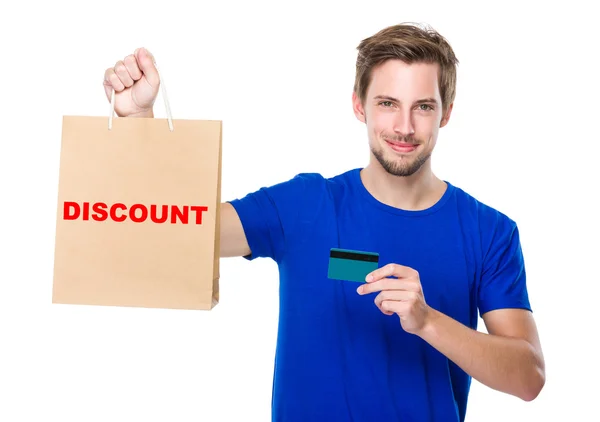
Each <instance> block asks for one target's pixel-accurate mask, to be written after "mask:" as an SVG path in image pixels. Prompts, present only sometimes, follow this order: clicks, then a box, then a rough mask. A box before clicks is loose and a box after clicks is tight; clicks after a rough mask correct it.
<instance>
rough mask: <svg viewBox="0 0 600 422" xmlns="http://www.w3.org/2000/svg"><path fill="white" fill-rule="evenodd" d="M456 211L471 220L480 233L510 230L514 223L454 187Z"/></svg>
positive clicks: (497, 211) (486, 203) (471, 195)
mask: <svg viewBox="0 0 600 422" xmlns="http://www.w3.org/2000/svg"><path fill="white" fill-rule="evenodd" d="M454 190H455V195H456V202H457V207H458V211H459V213H460V214H461V215H462V216H465V217H468V218H470V219H472V221H474V222H476V223H477V226H478V227H479V229H480V230H482V231H486V232H487V231H490V230H499V229H500V230H512V229H513V228H515V227H516V225H517V223H516V221H515V220H514V219H513V218H512V217H510V216H509V215H508V214H506V213H505V212H503V211H502V210H501V209H499V208H498V207H496V206H493V205H491V204H490V203H488V202H484V201H482V200H480V199H479V198H477V197H476V196H474V195H473V194H471V193H468V192H466V191H465V190H463V189H462V188H460V187H456V186H454Z"/></svg>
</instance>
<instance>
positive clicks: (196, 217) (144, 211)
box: [63, 201, 208, 224]
mask: <svg viewBox="0 0 600 422" xmlns="http://www.w3.org/2000/svg"><path fill="white" fill-rule="evenodd" d="M205 211H208V207H206V206H199V205H144V204H133V205H131V206H127V205H125V204H122V203H116V204H112V205H108V204H106V203H104V202H94V203H91V202H82V203H78V202H73V201H66V202H65V203H64V211H63V218H64V219H65V220H77V219H82V220H85V221H87V220H94V221H106V220H108V219H110V220H112V221H115V222H118V223H119V222H123V221H125V220H127V219H129V220H130V221H133V222H134V223H144V222H147V221H150V222H153V223H159V224H161V223H169V224H178V223H179V224H202V213H203V212H205Z"/></svg>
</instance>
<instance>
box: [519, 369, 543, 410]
mask: <svg viewBox="0 0 600 422" xmlns="http://www.w3.org/2000/svg"><path fill="white" fill-rule="evenodd" d="M545 384H546V373H545V370H544V366H543V364H541V365H535V367H534V370H533V374H532V375H531V376H529V377H528V379H527V382H525V386H524V388H523V391H522V393H521V394H520V398H521V399H522V400H524V401H526V402H531V401H533V400H535V399H536V398H537V397H538V396H539V395H540V393H541V392H542V389H543V388H544V385H545Z"/></svg>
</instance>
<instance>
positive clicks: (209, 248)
mask: <svg viewBox="0 0 600 422" xmlns="http://www.w3.org/2000/svg"><path fill="white" fill-rule="evenodd" d="M163 92H164V91H163ZM165 102H166V96H165ZM111 107H112V108H111V114H110V116H106V117H102V116H99V117H98V116H64V117H63V122H62V144H61V153H60V168H59V178H58V179H59V181H58V206H57V218H56V234H55V236H56V238H55V256H54V279H53V289H52V302H53V303H55V304H74V305H101V306H123V307H145V308H168V309H195V310H209V309H212V308H213V307H214V306H215V305H216V304H217V303H218V301H219V223H220V222H219V214H220V213H219V207H220V201H221V138H222V130H221V128H222V124H221V122H220V121H212V120H173V119H172V118H171V116H170V111H169V109H168V103H167V111H168V113H169V117H168V118H167V119H159V118H129V117H116V118H114V119H113V113H114V111H113V110H114V92H113V102H112V103H111Z"/></svg>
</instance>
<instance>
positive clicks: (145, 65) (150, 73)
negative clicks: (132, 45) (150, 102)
mask: <svg viewBox="0 0 600 422" xmlns="http://www.w3.org/2000/svg"><path fill="white" fill-rule="evenodd" d="M134 56H135V58H136V60H137V62H138V66H139V67H140V70H141V71H142V73H143V74H144V76H145V77H146V80H147V81H148V84H149V85H150V86H151V87H153V88H157V87H158V85H159V83H160V77H159V76H158V70H157V69H156V65H155V61H154V56H153V55H152V53H150V52H149V51H148V50H147V49H145V48H143V47H142V48H138V49H136V50H135V52H134Z"/></svg>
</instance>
